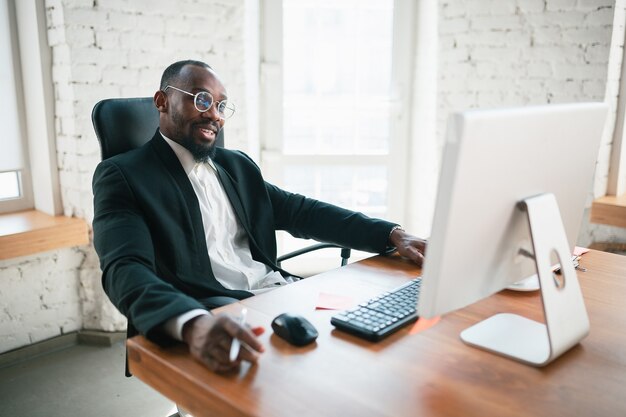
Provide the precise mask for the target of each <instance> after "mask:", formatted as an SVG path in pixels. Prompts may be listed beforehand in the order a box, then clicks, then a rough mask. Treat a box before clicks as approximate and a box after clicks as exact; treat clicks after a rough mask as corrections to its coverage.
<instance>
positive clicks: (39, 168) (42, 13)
mask: <svg viewBox="0 0 626 417" xmlns="http://www.w3.org/2000/svg"><path fill="white" fill-rule="evenodd" d="M3 1H6V5H7V7H8V12H9V22H10V31H11V38H12V39H11V42H12V45H13V48H12V49H13V51H12V54H13V65H14V68H15V79H16V83H15V88H16V92H17V97H18V103H17V105H18V114H19V117H20V121H19V123H20V131H21V142H22V152H23V155H24V167H23V169H22V171H21V173H20V177H21V183H22V196H21V197H20V198H16V199H10V200H4V201H0V214H1V213H10V212H16V211H23V210H27V209H32V208H35V209H36V210H38V211H41V212H44V213H46V214H49V215H58V214H61V213H62V211H63V210H62V204H61V192H60V184H59V173H58V166H57V155H56V133H55V123H54V116H55V115H54V85H53V81H52V53H51V49H50V46H49V45H48V40H47V25H46V10H45V0H35V1H33V2H30V1H28V2H24V1H16V0H3ZM25 97H41V105H40V106H36V107H33V108H29V109H28V111H26V106H25V99H24V98H25Z"/></svg>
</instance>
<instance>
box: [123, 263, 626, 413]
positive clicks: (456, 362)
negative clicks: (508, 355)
mask: <svg viewBox="0 0 626 417" xmlns="http://www.w3.org/2000/svg"><path fill="white" fill-rule="evenodd" d="M581 264H582V266H584V267H586V268H587V270H588V271H587V272H579V274H578V275H579V280H580V283H581V287H582V290H583V294H584V296H585V301H586V306H587V310H588V313H589V317H590V321H591V333H590V335H589V336H588V337H587V338H586V339H584V340H583V341H582V343H581V344H579V345H577V346H575V347H574V348H573V349H571V350H570V351H568V352H567V353H565V354H564V355H563V356H562V357H560V358H558V359H557V360H556V361H555V362H553V363H551V364H550V365H548V366H547V367H545V368H532V367H529V366H526V365H522V364H520V363H517V362H514V361H511V360H508V359H505V358H502V357H499V356H496V355H493V354H490V353H487V352H483V351H481V350H478V349H475V348H472V347H469V346H466V345H465V344H463V343H462V342H461V340H460V339H459V332H460V331H461V330H463V329H464V328H466V327H469V326H470V325H472V324H474V323H476V322H477V321H479V320H481V319H483V318H486V317H488V316H490V315H492V314H494V313H497V312H504V311H508V312H515V313H519V314H523V315H525V316H527V317H530V318H534V319H536V320H541V319H542V312H541V301H540V299H539V295H538V293H514V292H511V291H503V292H501V293H498V294H496V295H494V296H492V297H490V298H488V299H486V300H483V301H481V302H479V303H476V304H474V305H472V306H470V307H468V308H465V309H463V310H459V311H457V312H454V313H451V314H447V315H445V316H444V317H443V318H442V319H441V321H440V322H439V323H438V324H437V325H436V326H435V327H433V328H431V329H429V330H426V331H425V332H422V333H418V334H415V335H409V334H408V328H406V329H403V330H401V331H400V332H398V333H396V334H394V335H392V336H390V337H389V338H387V339H385V340H383V341H382V342H378V343H370V342H367V341H363V340H361V339H358V338H356V337H353V336H350V335H348V334H345V333H343V332H340V331H337V330H335V329H334V327H333V326H332V325H331V324H330V317H331V316H332V315H333V314H334V313H335V312H334V311H323V310H315V309H314V308H315V305H316V302H317V298H318V294H319V293H320V292H329V293H333V294H343V295H352V296H356V298H355V301H361V300H364V299H367V298H369V297H371V296H373V295H374V294H376V293H378V292H380V291H382V290H384V289H388V288H393V287H395V286H397V285H400V284H401V283H402V282H404V281H406V280H407V279H409V278H411V277H413V276H414V275H416V274H418V273H419V269H417V268H415V267H414V266H412V265H411V264H410V263H408V262H407V261H404V260H402V259H399V258H397V257H396V258H383V257H374V258H370V259H367V260H364V261H361V262H359V263H356V264H352V265H349V266H347V267H344V268H341V269H337V270H333V271H329V272H327V273H324V274H321V275H318V276H316V277H313V278H309V279H307V280H304V281H301V282H298V283H296V284H292V285H289V286H287V287H284V288H281V289H279V290H276V291H274V292H270V293H266V294H263V295H259V296H256V297H253V298H251V299H248V300H245V301H243V302H242V304H245V305H246V306H247V307H248V319H249V322H250V323H251V324H253V325H262V326H264V327H266V329H267V331H266V333H265V334H264V335H263V336H261V339H262V341H263V343H264V344H265V347H266V352H265V353H264V354H263V355H262V357H261V359H260V360H259V363H258V364H257V365H255V366H251V365H249V364H245V365H244V366H242V369H241V370H240V372H239V373H238V374H234V375H227V376H224V375H218V374H214V373H212V372H210V371H209V370H207V369H205V368H204V367H203V366H202V365H200V364H199V363H197V362H195V361H194V360H193V359H191V358H190V357H189V356H188V354H187V353H186V350H185V346H183V345H179V346H176V347H173V348H168V349H162V348H159V347H158V346H156V345H154V344H152V343H151V342H148V341H147V340H146V339H144V338H143V337H141V336H138V337H135V338H133V339H131V340H129V341H128V349H129V357H130V369H131V371H132V373H133V374H134V375H135V376H137V377H138V378H140V379H141V380H143V381H144V382H146V383H148V384H149V385H151V386H152V387H154V388H155V389H157V390H158V391H160V392H161V393H163V394H164V395H166V396H167V397H169V398H170V399H172V400H173V401H175V402H176V403H178V404H180V405H181V406H183V407H184V408H186V409H189V410H190V411H191V412H192V413H193V414H194V416H196V417H201V416H221V417H224V416H267V417H279V416H289V417H294V416H298V417H302V416H315V417H329V416H341V417H346V416H359V417H363V416H393V417H400V416H474V415H475V416H620V417H624V416H626V257H623V256H618V255H613V254H609V253H604V252H596V251H591V252H589V253H588V254H586V255H584V256H583V258H582V261H581ZM234 309H237V310H238V309H239V307H238V306H236V305H235V306H227V307H226V308H223V310H234ZM286 311H288V312H295V313H299V314H302V315H304V316H306V317H307V318H308V319H310V320H311V321H312V322H313V324H314V325H315V326H316V327H317V328H318V330H319V332H320V336H319V338H318V340H317V342H316V344H314V345H312V346H308V347H304V348H296V347H292V346H289V345H288V344H287V343H285V342H284V341H282V339H279V338H277V337H276V336H274V335H273V334H272V331H271V328H270V322H271V320H272V318H274V317H275V316H276V315H278V314H279V313H283V312H286Z"/></svg>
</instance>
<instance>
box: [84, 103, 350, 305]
mask: <svg viewBox="0 0 626 417" xmlns="http://www.w3.org/2000/svg"><path fill="white" fill-rule="evenodd" d="M91 121H92V123H93V127H94V130H95V131H96V136H97V137H98V141H99V142H100V154H101V157H102V160H105V159H107V158H110V157H112V156H114V155H117V154H120V153H123V152H127V151H129V150H131V149H135V148H138V147H140V146H142V145H143V144H145V143H146V142H148V141H149V140H150V138H152V136H153V135H154V132H155V130H156V129H157V127H158V126H159V112H158V111H157V109H156V107H155V106H154V102H153V101H152V97H136V98H112V99H105V100H102V101H100V102H98V103H96V105H95V106H94V108H93V111H92V113H91ZM216 143H217V146H220V147H224V129H222V130H220V132H219V134H218V136H217V142H216ZM325 248H340V249H341V266H344V265H346V264H347V263H348V259H349V258H350V255H351V250H350V248H344V247H341V246H337V245H334V244H330V243H318V244H315V245H311V246H308V247H306V248H303V249H299V250H296V251H293V252H290V253H287V254H285V255H282V256H280V257H278V259H277V260H276V262H277V264H278V266H280V264H281V262H283V261H285V260H287V259H291V258H294V257H296V256H299V255H302V254H305V253H309V252H312V251H316V250H319V249H325ZM217 301H218V303H217V306H219V305H222V303H221V302H219V300H217Z"/></svg>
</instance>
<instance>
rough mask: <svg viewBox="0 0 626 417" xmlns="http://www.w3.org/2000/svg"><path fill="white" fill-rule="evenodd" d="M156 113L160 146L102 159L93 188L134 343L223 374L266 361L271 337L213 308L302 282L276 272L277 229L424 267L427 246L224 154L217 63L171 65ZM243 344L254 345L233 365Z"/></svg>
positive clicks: (118, 299) (109, 271) (223, 104)
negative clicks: (139, 340)
mask: <svg viewBox="0 0 626 417" xmlns="http://www.w3.org/2000/svg"><path fill="white" fill-rule="evenodd" d="M154 104H155V106H156V108H157V109H158V111H159V129H158V130H157V132H156V133H155V135H154V137H153V138H152V140H150V141H149V142H148V143H147V144H146V145H144V146H143V147H141V148H139V149H136V150H133V151H130V152H127V153H125V154H121V155H117V156H115V157H112V158H110V159H107V160H105V161H103V162H101V163H100V164H99V165H98V167H97V169H96V172H95V174H94V179H93V190H94V221H93V227H94V244H95V247H96V250H97V252H98V255H99V257H100V263H101V268H102V271H103V278H102V279H103V286H104V289H105V291H106V293H107V295H108V296H109V298H110V299H111V301H112V302H113V304H115V306H116V307H117V308H118V309H119V310H120V311H121V312H122V314H124V315H125V316H126V317H127V318H128V326H129V329H128V334H129V336H132V335H134V334H136V333H137V332H139V333H142V334H144V335H145V336H146V337H147V338H148V339H150V340H153V341H155V342H157V343H160V344H166V343H168V342H172V341H173V340H180V341H184V342H185V343H187V345H188V346H189V350H190V352H191V354H192V355H193V356H194V357H195V358H196V359H197V360H199V361H201V362H203V363H204V364H206V365H207V366H208V367H209V368H210V369H212V370H214V371H217V372H224V371H228V370H231V369H235V368H237V367H238V366H239V363H240V361H241V360H246V361H252V362H254V361H256V359H257V358H258V354H259V353H260V352H262V351H263V346H262V345H261V343H260V342H259V340H258V339H257V337H256V336H257V335H259V334H260V333H262V331H263V329H261V328H253V329H251V328H249V327H248V326H246V325H242V324H239V323H238V321H237V320H236V319H234V318H233V317H231V316H229V315H226V314H221V315H211V314H210V313H209V312H208V308H212V307H215V306H218V305H221V304H224V302H229V301H231V300H234V301H236V299H243V298H246V297H250V296H252V295H253V294H255V293H258V292H263V291H267V290H268V289H271V288H275V287H277V286H280V285H285V284H287V283H288V282H290V281H292V280H293V277H290V275H289V274H288V273H287V272H286V271H284V270H282V269H281V268H280V267H278V266H277V265H276V238H275V231H276V230H286V231H287V232H289V233H291V234H292V235H294V236H296V237H302V238H313V239H316V240H319V241H324V242H331V243H336V244H339V245H342V246H346V247H351V248H355V249H358V250H365V251H369V252H375V253H376V252H378V253H379V252H383V251H385V250H386V249H388V248H389V247H396V248H397V250H398V252H399V253H400V254H401V255H402V256H405V257H408V258H410V259H412V260H413V261H415V262H416V263H418V264H421V262H422V261H423V253H424V250H425V244H426V243H425V241H424V240H422V239H418V238H416V237H414V236H411V235H409V234H407V233H406V232H404V230H402V229H401V228H400V227H399V226H398V225H396V224H393V223H389V222H386V221H383V220H378V219H371V218H368V217H367V216H365V215H363V214H361V213H355V212H352V211H349V210H344V209H341V208H339V207H336V206H333V205H330V204H326V203H323V202H320V201H316V200H312V199H308V198H305V197H303V196H301V195H298V194H292V193H289V192H286V191H284V190H281V189H279V188H277V187H275V186H274V185H272V184H269V183H266V182H265V181H264V180H263V177H262V176H261V173H260V171H259V168H258V167H257V166H256V164H255V163H254V162H253V161H252V160H251V159H250V158H249V157H248V156H246V155H245V154H243V153H242V152H239V151H233V150H227V149H223V148H218V147H216V146H215V143H216V138H217V136H218V133H219V131H220V130H221V129H222V128H223V126H224V122H225V119H226V118H227V116H228V115H229V113H232V110H233V108H232V107H231V105H230V104H229V103H228V99H227V95H226V90H225V88H224V86H223V85H222V83H221V82H220V80H219V78H218V76H217V74H216V73H215V72H214V71H213V70H212V69H211V67H209V66H208V65H207V64H205V63H203V62H198V61H180V62H176V63H174V64H172V65H170V66H169V67H168V68H167V69H166V70H165V71H164V73H163V76H162V79H161V85H160V89H159V91H157V92H156V93H155V95H154ZM224 297H227V298H224ZM216 300H217V301H216ZM224 300H226V301H224ZM233 338H237V339H240V340H241V341H242V342H244V343H243V344H242V348H241V350H240V354H239V356H238V357H237V358H236V359H235V360H232V361H231V360H230V358H229V348H230V345H231V343H232V340H233Z"/></svg>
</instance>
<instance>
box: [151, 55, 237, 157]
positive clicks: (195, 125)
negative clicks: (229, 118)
mask: <svg viewBox="0 0 626 417" xmlns="http://www.w3.org/2000/svg"><path fill="white" fill-rule="evenodd" d="M172 86H173V87H176V88H179V89H181V90H185V91H188V92H190V93H192V94H196V93H198V92H200V91H207V92H209V93H210V94H211V95H212V96H213V101H214V102H219V101H221V100H225V99H226V90H225V89H224V86H223V85H222V83H221V82H220V81H219V79H218V78H217V76H216V75H215V73H214V72H212V71H211V70H209V69H207V68H203V67H199V66H195V65H187V66H186V67H184V68H183V69H182V71H181V73H180V75H179V77H178V79H177V81H174V82H172ZM165 96H166V97H165V99H166V101H167V105H166V106H165V111H162V112H161V119H160V129H161V132H162V133H163V134H164V135H165V136H167V137H168V138H170V139H172V140H174V141H176V142H178V143H179V144H181V145H182V146H184V147H185V148H187V149H188V150H189V151H190V152H191V154H192V155H193V157H194V159H195V160H196V161H197V162H206V161H207V160H208V158H210V157H212V156H213V155H214V153H215V143H216V139H217V134H218V132H219V131H220V130H221V129H222V127H223V126H224V119H222V118H221V117H220V116H219V114H218V113H217V110H216V106H215V104H213V105H212V106H211V108H210V109H209V110H208V111H205V112H199V111H198V110H197V109H196V108H195V106H194V97H192V96H190V95H187V94H185V93H182V92H180V91H177V90H175V89H172V88H168V89H167V91H166V92H165Z"/></svg>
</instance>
